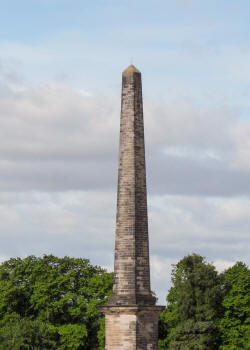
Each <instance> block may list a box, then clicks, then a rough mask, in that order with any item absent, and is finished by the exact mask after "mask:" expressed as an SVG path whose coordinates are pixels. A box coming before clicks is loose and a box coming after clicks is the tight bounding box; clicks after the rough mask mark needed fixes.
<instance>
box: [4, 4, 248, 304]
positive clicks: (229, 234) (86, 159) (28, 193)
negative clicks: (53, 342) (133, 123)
mask: <svg viewBox="0 0 250 350" xmlns="http://www.w3.org/2000/svg"><path fill="white" fill-rule="evenodd" d="M249 11H250V3H249V1H248V0H239V1H235V0H203V1H200V0H154V1H152V0H134V1H131V0H120V1H117V0H105V1H104V0H92V1H83V0H22V1H20V0H8V1H2V2H1V4H0V140H1V141H0V145H1V147H0V239H1V245H0V261H4V260H6V259H9V258H10V257H26V256H28V255H31V254H33V255H36V256H42V255H43V254H54V255H57V256H65V255H68V256H72V257H83V258H89V259H90V262H91V263H92V264H95V265H100V266H103V267H105V268H107V269H108V270H109V271H112V269H113V250H114V238H115V237H114V235H115V210H116V187H117V165H118V143H119V118H120V95H121V73H122V71H123V70H124V69H125V68H126V67H127V66H128V65H129V64H130V63H131V62H133V64H134V65H135V66H136V67H137V68H138V69H139V70H140V71H141V72H142V80H143V99H144V124H145V143H146V162H147V185H148V211H149V235H150V254H151V280H152V289H153V290H154V291H155V292H156V294H157V296H158V297H159V303H162V304H164V303H165V297H166V294H167V291H168V289H169V288H170V286H171V269H172V266H171V265H172V264H176V263H177V262H178V261H179V260H180V259H181V258H183V257H184V256H185V255H188V254H192V253H197V254H200V255H202V256H204V257H206V260H207V261H208V262H210V263H213V264H214V265H215V266H216V268H217V270H218V271H219V272H221V271H223V270H225V269H226V268H228V267H229V266H232V265H233V264H234V263H235V262H236V261H243V262H245V263H246V264H248V265H249V263H250V258H249V248H250V230H249V227H250V66H249V62H250V25H249Z"/></svg>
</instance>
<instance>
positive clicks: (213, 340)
mask: <svg viewBox="0 0 250 350" xmlns="http://www.w3.org/2000/svg"><path fill="white" fill-rule="evenodd" d="M172 282H173V287H172V288H171V289H170V293H169V295H168V296H167V308H166V310H165V311H164V312H163V314H162V315H161V318H160V320H161V327H160V330H161V331H163V334H164V329H165V337H162V335H163V334H161V337H162V339H161V340H160V342H159V345H160V347H161V349H167V348H169V349H171V350H186V349H188V350H189V349H192V350H213V349H218V341H219V331H218V327H217V320H218V318H219V316H220V314H221V307H220V305H221V297H222V293H221V284H220V277H219V276H218V273H217V272H216V270H215V268H214V266H213V265H211V264H208V263H207V262H206V261H205V259H204V258H203V257H201V256H199V255H196V254H193V255H188V256H186V257H184V258H183V259H182V260H181V261H180V262H179V263H178V264H177V265H175V266H174V268H173V271H172Z"/></svg>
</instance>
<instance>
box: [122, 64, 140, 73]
mask: <svg viewBox="0 0 250 350" xmlns="http://www.w3.org/2000/svg"><path fill="white" fill-rule="evenodd" d="M123 73H125V74H126V73H141V72H140V71H139V70H138V69H137V68H136V67H135V66H134V65H133V64H131V65H130V66H128V68H126V69H125V70H124V71H123Z"/></svg>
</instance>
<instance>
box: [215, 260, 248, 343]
mask: <svg viewBox="0 0 250 350" xmlns="http://www.w3.org/2000/svg"><path fill="white" fill-rule="evenodd" d="M223 286H224V298H223V301H222V305H223V307H224V315H223V317H222V319H221V321H220V330H221V334H222V345H221V347H220V350H239V349H244V350H250V270H249V269H248V267H247V266H246V265H245V264H243V263H242V262H237V263H236V264H235V265H234V266H233V267H231V268H229V269H228V270H226V271H225V273H224V274H223Z"/></svg>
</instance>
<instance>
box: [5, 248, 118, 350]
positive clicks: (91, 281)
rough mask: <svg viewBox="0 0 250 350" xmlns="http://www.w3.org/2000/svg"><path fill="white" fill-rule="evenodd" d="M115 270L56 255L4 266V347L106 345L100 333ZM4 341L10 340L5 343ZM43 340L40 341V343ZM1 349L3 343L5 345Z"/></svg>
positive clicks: (75, 348)
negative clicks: (102, 308)
mask: <svg viewBox="0 0 250 350" xmlns="http://www.w3.org/2000/svg"><path fill="white" fill-rule="evenodd" d="M112 279H113V277H112V274H109V273H107V272H106V271H105V270H103V269H101V268H100V267H97V266H92V265H90V263H89V261H88V260H86V259H74V258H69V257H64V258H57V257H54V256H52V255H49V256H46V255H45V256H44V257H43V258H36V257H34V256H29V257H27V258H26V259H23V260H22V259H19V258H18V259H10V260H8V261H6V262H4V263H3V264H2V265H1V266H0V340H1V342H0V343H1V346H2V347H3V349H8V348H9V349H12V350H15V349H39V350H42V349H59V350H64V349H65V350H66V349H68V350H87V349H91V350H94V349H102V346H100V347H99V342H102V343H103V340H102V339H101V337H103V336H104V335H103V334H102V333H100V334H102V335H99V338H100V339H99V342H98V338H97V334H98V331H99V328H100V322H101V318H102V316H101V313H100V311H99V307H100V306H101V305H104V304H105V303H106V302H107V300H108V298H109V296H110V294H111V292H112ZM2 344H5V345H2ZM37 344H38V345H37ZM0 349H1V347H0Z"/></svg>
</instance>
